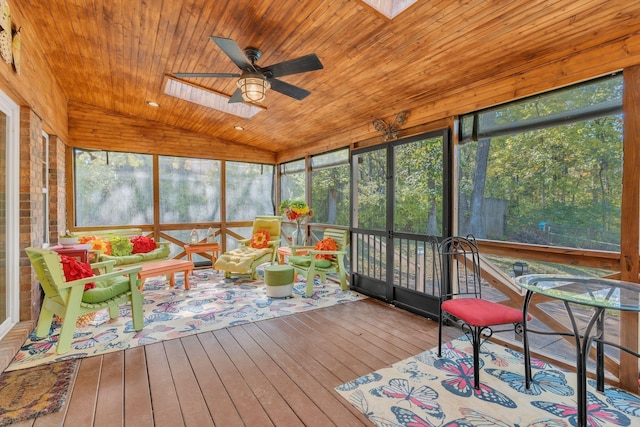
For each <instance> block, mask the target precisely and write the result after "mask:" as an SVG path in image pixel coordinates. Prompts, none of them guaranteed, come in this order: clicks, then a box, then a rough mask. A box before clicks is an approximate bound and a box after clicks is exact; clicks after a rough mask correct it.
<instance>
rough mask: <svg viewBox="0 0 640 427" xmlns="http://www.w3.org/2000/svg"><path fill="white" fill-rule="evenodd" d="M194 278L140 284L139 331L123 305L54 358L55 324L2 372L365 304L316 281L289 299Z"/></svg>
mask: <svg viewBox="0 0 640 427" xmlns="http://www.w3.org/2000/svg"><path fill="white" fill-rule="evenodd" d="M194 276H195V277H193V276H190V279H189V283H190V285H191V289H190V290H188V291H187V290H185V289H184V276H183V274H176V280H175V287H174V288H169V285H168V281H166V280H165V279H164V277H163V276H159V277H155V278H149V279H147V280H146V282H145V284H144V290H143V292H142V294H143V297H144V306H143V311H144V329H142V330H141V331H138V332H136V331H135V330H134V329H133V325H132V319H131V307H130V306H129V305H128V304H123V305H121V306H120V317H118V318H117V319H114V320H111V321H110V320H109V313H108V311H107V310H102V311H99V312H97V313H96V314H95V317H93V318H92V319H90V321H88V322H79V323H78V324H77V326H76V330H75V334H74V338H73V341H72V343H71V350H70V351H69V352H68V353H67V354H64V355H58V354H56V351H55V350H56V343H57V341H58V336H59V333H60V323H58V322H56V321H54V322H53V324H52V327H51V330H50V332H49V335H48V336H47V337H45V338H42V339H38V338H36V336H35V332H33V333H32V334H31V336H30V337H29V338H28V339H27V341H26V342H25V343H24V345H23V346H22V348H21V349H20V351H19V353H18V354H17V355H16V356H15V358H14V360H13V361H12V362H11V364H10V365H9V367H8V368H7V369H6V370H7V371H11V370H15V369H22V368H28V367H32V366H37V365H41V364H45V363H51V362H56V361H59V360H66V359H72V358H73V359H75V358H82V357H88V356H94V355H97V354H104V353H109V352H113V351H117V350H124V349H127V348H131V347H137V346H141V345H145V344H152V343H155V342H158V341H163V340H168V339H174V338H181V337H184V336H187V335H192V334H197V333H199V332H206V331H212V330H216V329H222V328H226V327H229V326H235V325H240V324H243V323H249V322H255V321H259V320H263V319H271V318H274V317H279V316H286V315H288V314H294V313H300V312H303V311H308V310H314V309H317V308H323V307H329V306H331V305H335V304H340V303H345V302H350V301H356V300H359V299H363V298H366V297H365V296H363V295H361V294H359V293H357V292H354V291H350V290H347V291H342V290H341V289H340V286H339V285H338V284H335V283H331V282H327V283H320V282H319V281H318V279H317V278H316V281H315V283H314V286H313V295H312V296H311V297H309V298H307V297H306V282H305V281H302V282H296V283H295V284H294V289H293V296H292V297H289V298H271V297H269V296H267V293H266V288H265V285H264V281H262V280H257V281H254V280H250V279H248V278H247V279H245V278H237V279H225V278H224V275H223V273H218V272H216V271H215V270H197V271H195V272H194ZM300 277H301V276H300ZM261 278H262V276H261ZM83 323H84V324H83Z"/></svg>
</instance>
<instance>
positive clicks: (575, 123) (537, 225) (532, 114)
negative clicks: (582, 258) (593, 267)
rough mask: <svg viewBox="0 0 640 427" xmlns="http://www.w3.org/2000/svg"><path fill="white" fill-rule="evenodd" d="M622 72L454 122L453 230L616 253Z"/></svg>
mask: <svg viewBox="0 0 640 427" xmlns="http://www.w3.org/2000/svg"><path fill="white" fill-rule="evenodd" d="M622 127H623V120H622V76H620V75H616V76H611V77H608V78H605V79H599V80H596V81H593V82H588V83H586V84H581V85H577V86H572V87H570V88H566V89H562V90H558V91H554V92H551V93H548V94H543V95H539V96H535V97H532V98H527V99H524V100H520V101H517V102H513V103H509V104H506V105H503V106H499V107H495V108H492V109H489V110H484V111H481V112H477V113H473V114H469V115H465V116H463V117H462V118H461V126H460V128H461V132H462V140H463V141H469V142H468V143H465V144H462V145H461V146H459V149H458V162H459V168H458V174H459V175H458V191H459V198H458V203H459V205H458V208H459V216H458V233H459V234H463V235H464V234H468V233H471V234H474V235H475V236H476V237H479V238H488V239H494V240H502V241H514V242H523V243H532V244H545V245H552V246H566V247H575V248H582V249H599V250H613V251H618V250H619V244H620V205H621V193H622V155H623V152H622Z"/></svg>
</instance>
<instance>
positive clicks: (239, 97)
mask: <svg viewBox="0 0 640 427" xmlns="http://www.w3.org/2000/svg"><path fill="white" fill-rule="evenodd" d="M235 102H244V99H242V91H241V90H240V88H238V89H236V91H235V92H233V95H231V98H229V104H233V103H235Z"/></svg>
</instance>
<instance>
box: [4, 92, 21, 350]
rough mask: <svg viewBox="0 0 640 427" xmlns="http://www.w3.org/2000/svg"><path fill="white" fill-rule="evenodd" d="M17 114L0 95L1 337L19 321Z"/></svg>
mask: <svg viewBox="0 0 640 427" xmlns="http://www.w3.org/2000/svg"><path fill="white" fill-rule="evenodd" d="M19 115H20V110H19V107H18V105H17V104H15V103H14V102H13V101H12V100H11V99H10V98H8V97H7V96H6V95H5V94H3V93H2V92H0V169H2V173H1V174H0V234H1V236H0V338H2V337H4V336H5V335H6V333H7V332H8V331H9V330H10V329H11V327H12V326H13V325H15V324H16V323H17V322H18V319H19V313H18V295H19V288H20V283H19V276H18V266H19V228H20V227H19V209H18V191H19V178H20V177H19V166H18V165H19V161H20V159H19V151H18V145H19V144H18V142H19V140H18V138H19V129H18V127H19V125H20V117H19Z"/></svg>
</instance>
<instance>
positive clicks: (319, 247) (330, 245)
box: [314, 237, 338, 259]
mask: <svg viewBox="0 0 640 427" xmlns="http://www.w3.org/2000/svg"><path fill="white" fill-rule="evenodd" d="M314 249H315V250H316V251H337V250H338V245H336V241H335V240H333V239H332V238H331V237H325V238H324V239H322V240H320V241H319V242H318V243H316V246H315V247H314ZM333 257H334V255H332V254H317V255H316V259H332V258H333Z"/></svg>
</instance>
